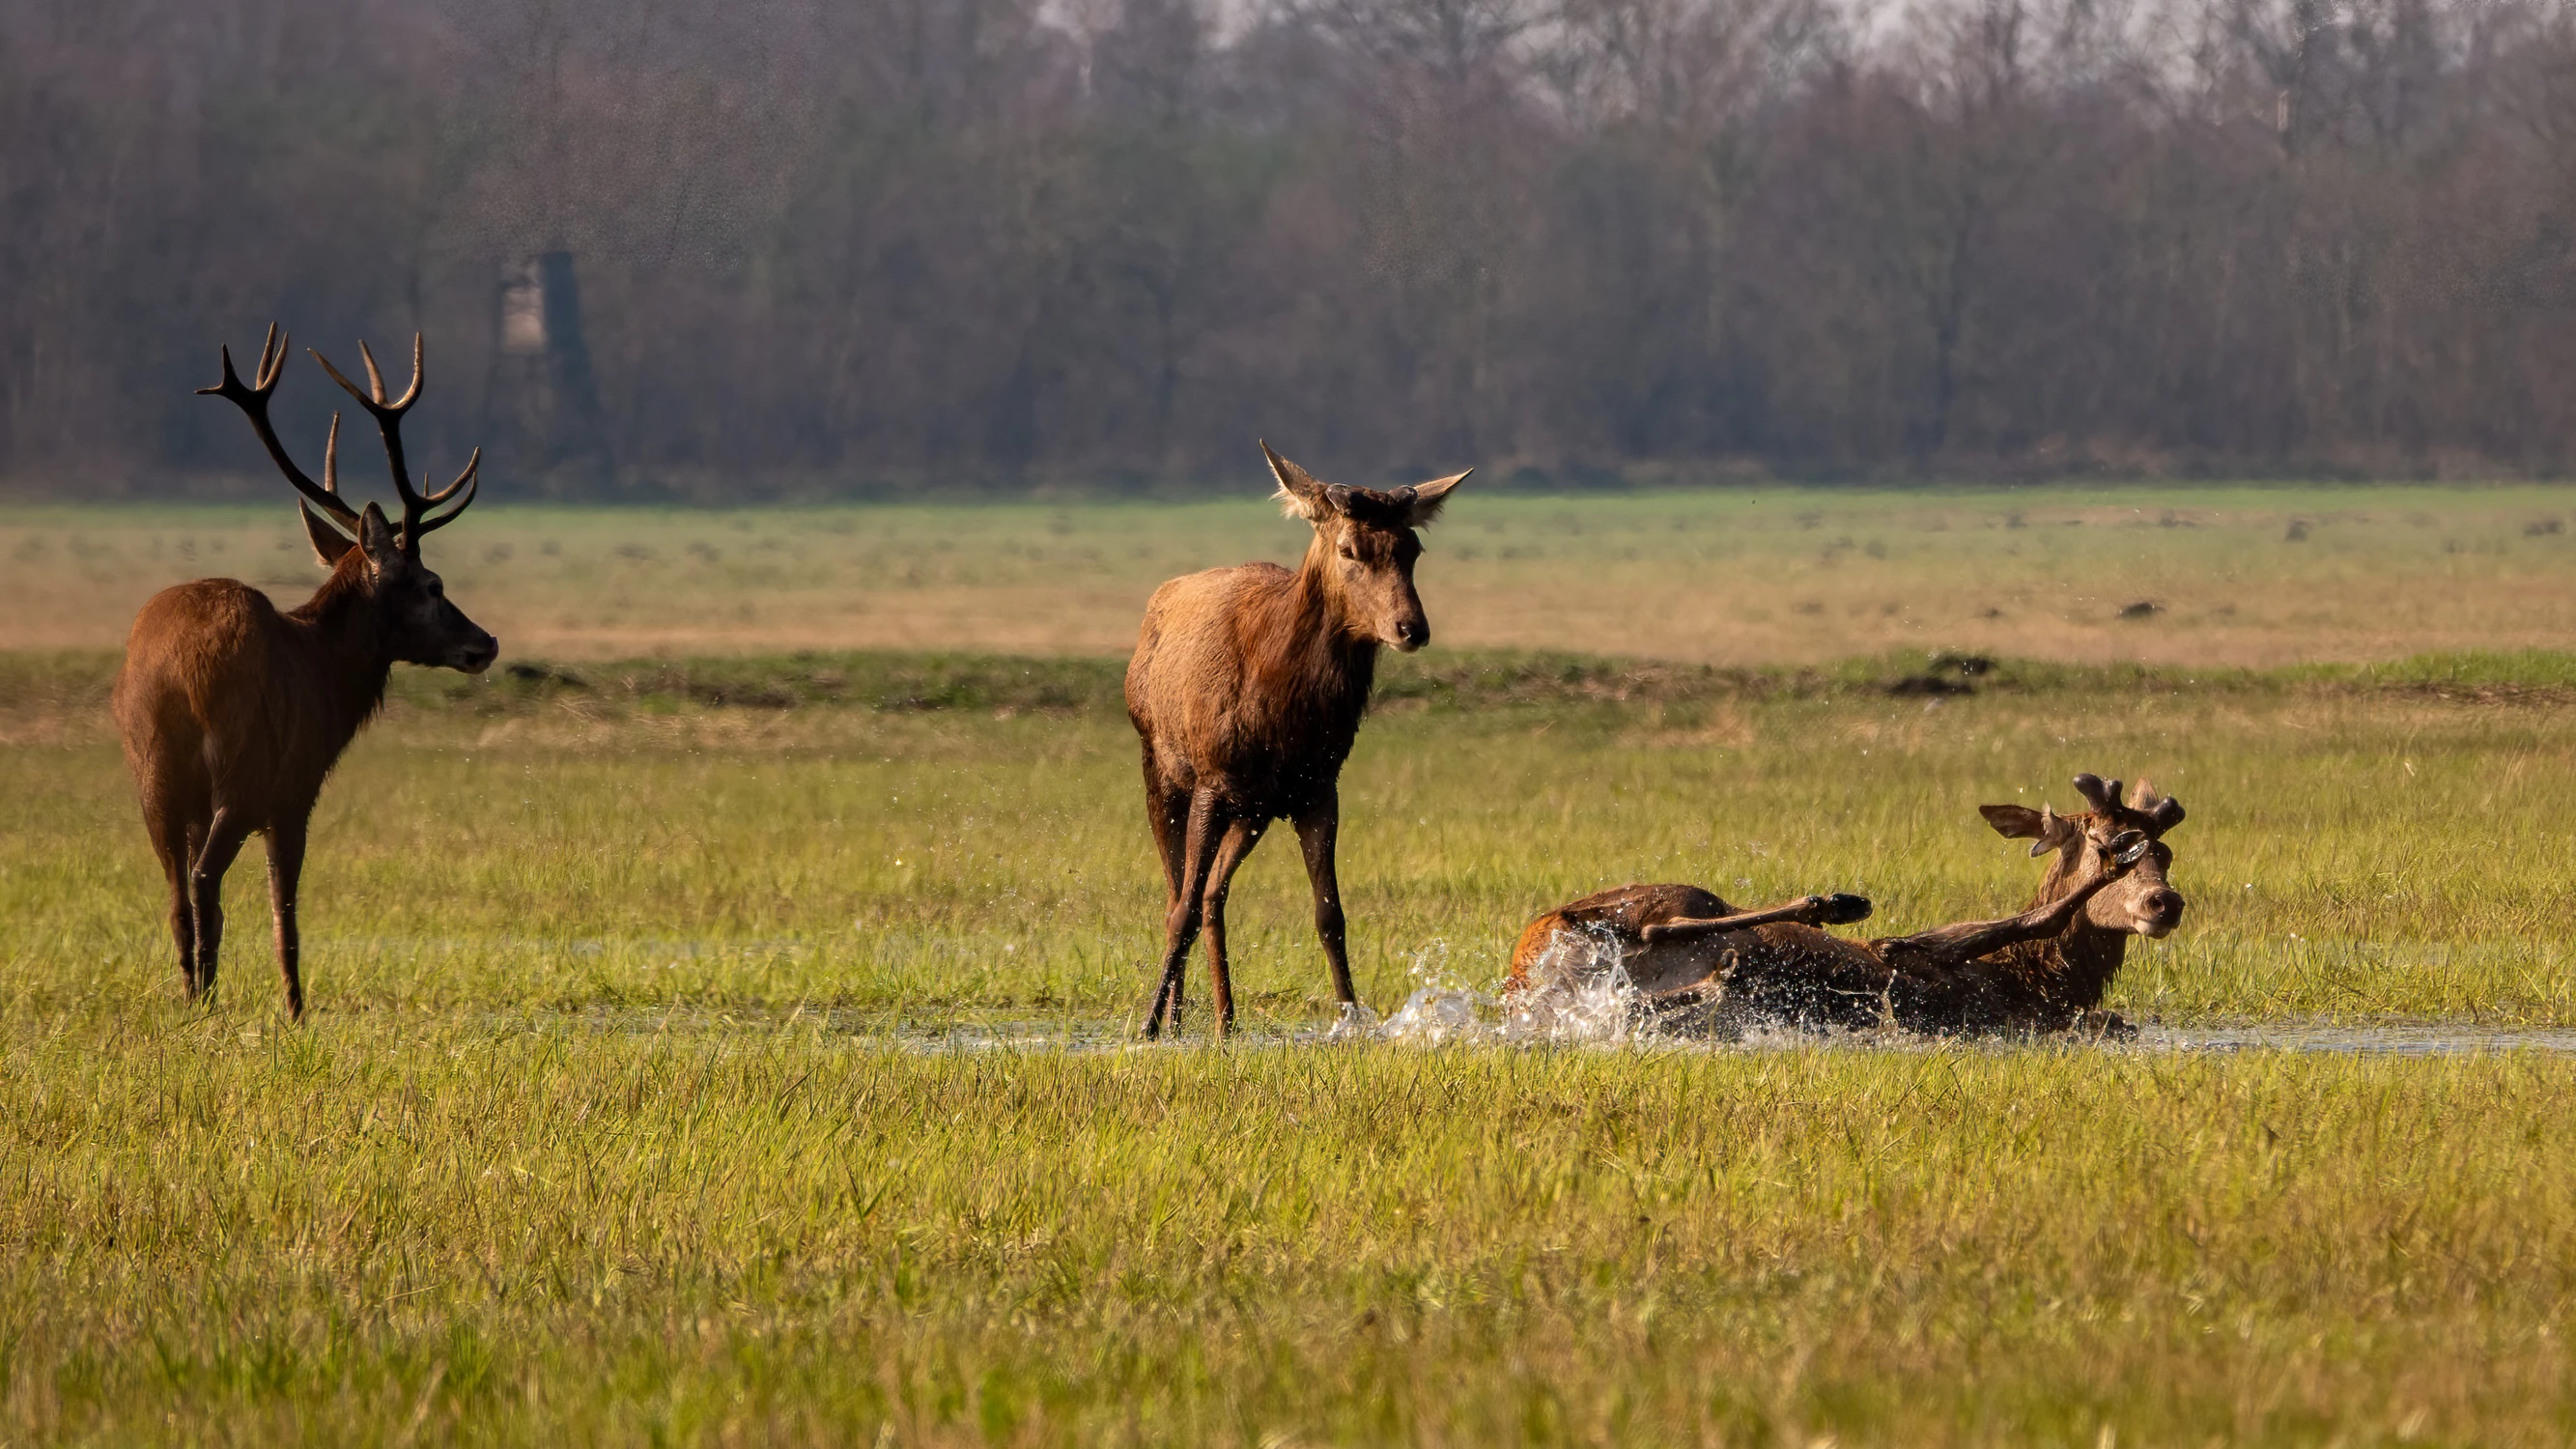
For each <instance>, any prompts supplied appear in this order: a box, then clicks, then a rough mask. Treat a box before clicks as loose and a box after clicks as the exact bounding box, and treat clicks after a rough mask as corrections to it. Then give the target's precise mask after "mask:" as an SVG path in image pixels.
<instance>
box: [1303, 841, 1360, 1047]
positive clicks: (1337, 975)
mask: <svg viewBox="0 0 2576 1449" xmlns="http://www.w3.org/2000/svg"><path fill="white" fill-rule="evenodd" d="M1341 833H1342V796H1341V792H1340V791H1339V790H1326V791H1325V792H1324V794H1323V797H1322V798H1321V799H1318V800H1317V801H1316V802H1315V803H1314V804H1313V805H1310V806H1308V807H1307V808H1306V811H1305V813H1304V814H1301V815H1299V816H1298V817H1297V844H1298V845H1299V846H1300V847H1302V848H1303V849H1304V850H1305V853H1306V882H1307V884H1309V885H1311V886H1313V887H1314V888H1315V936H1316V938H1317V939H1318V940H1321V941H1322V942H1323V943H1324V964H1325V965H1326V966H1327V967H1330V968H1331V970H1332V973H1333V999H1334V1000H1336V1001H1339V1002H1340V1003H1341V1004H1342V1005H1343V1006H1344V1007H1346V1008H1347V1007H1356V1006H1358V1005H1359V1004H1360V998H1359V993H1357V992H1355V991H1353V990H1352V989H1351V958H1350V954H1349V952H1347V951H1346V950H1344V949H1343V939H1342V883H1341V880H1340V879H1339V877H1338V876H1337V875H1336V873H1335V871H1334V867H1333V847H1334V845H1335V843H1336V842H1337V841H1338V840H1339V838H1340V836H1341Z"/></svg>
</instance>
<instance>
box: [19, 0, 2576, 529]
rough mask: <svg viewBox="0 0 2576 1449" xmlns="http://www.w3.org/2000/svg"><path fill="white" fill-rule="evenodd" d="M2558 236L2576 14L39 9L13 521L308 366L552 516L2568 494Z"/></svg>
mask: <svg viewBox="0 0 2576 1449" xmlns="http://www.w3.org/2000/svg"><path fill="white" fill-rule="evenodd" d="M2571 217H2576V9H2572V8H2571V5H2570V0H2475V3H2471V0H2349V3H2341V0H2339V3H2336V4H2333V5H2328V4H2325V3H2323V0H1945V3H1939V4H1934V5H1930V6H1913V7H1907V8H1905V9H1903V10H1901V11H1900V10H1899V9H1898V8H1897V7H1896V0H1863V3H1861V4H1859V5H1857V6H1854V5H1837V4H1828V3H1826V0H1229V3H1227V4H1224V5H1219V4H1217V3H1215V0H828V3H827V0H741V3H739V4H735V5H729V6H727V7H724V9H723V10H722V12H721V13H718V12H712V11H709V10H707V9H706V7H704V6H699V5H691V4H683V3H679V0H641V3H636V0H445V3H442V4H441V5H438V6H432V7H423V6H416V5H402V4H398V3H396V0H353V3H323V0H203V3H199V4H192V5H186V6H174V5H170V4H168V3H166V0H88V3H73V0H23V3H19V4H14V5H10V6H6V7H0V267H5V268H6V269H7V275H8V276H9V278H10V279H11V281H10V285H8V286H6V287H0V484H5V485H8V486H15V487H18V488H22V489H23V488H30V487H34V488H46V487H71V486H78V487H82V488H86V489H90V490H93V491H94V490H97V489H100V488H109V489H113V488H116V487H118V486H121V485H122V486H131V487H135V488H148V487H162V486H169V482H168V480H179V481H180V482H181V483H184V484H188V486H198V485H197V484H195V483H191V482H190V481H189V480H191V479H192V478H198V477H200V476H202V475H205V474H211V473H218V472H223V471H228V470H229V469H230V467H231V464H232V461H233V454H232V452H231V451H230V447H229V445H230V442H231V440H230V439H229V438H228V437H227V436H225V435H224V434H223V433H222V432H221V430H219V429H217V428H215V427H213V426H212V425H211V424H210V423H209V422H208V420H207V419H206V418H205V416H204V415H203V414H202V413H201V412H199V411H196V410H194V409H190V408H188V407H187V406H186V405H185V402H186V399H187V397H188V395H189V392H190V389H191V388H192V387H193V386H194V382H193V381H192V379H193V375H194V374H193V367H194V364H195V358H194V356H193V354H191V353H189V352H187V350H186V348H185V346H184V345H183V344H184V343H185V342H186V341H187V340H188V339H193V338H199V337H203V336H206V335H208V334H221V333H231V332H238V331H239V330H240V329H241V328H243V327H245V326H250V325H253V324H255V323H259V322H264V321H266V320H267V319H268V318H269V317H270V316H271V315H272V314H274V315H276V316H279V317H281V318H282V319H283V320H284V321H286V322H287V323H288V324H289V325H290V326H292V327H295V328H297V329H299V330H302V331H306V332H312V333H318V334H324V335H345V334H356V333H369V332H400V331H405V330H412V329H419V328H426V329H428V330H431V331H435V332H437V333H439V334H440V335H441V336H449V337H454V338H457V339H458V344H457V345H456V346H455V347H453V348H452V349H451V351H450V353H449V354H448V355H449V357H450V358H451V362H450V364H449V366H450V367H452V368H453V372H452V373H451V374H450V375H451V376H453V377H455V378H457V379H458V384H459V386H460V387H461V388H463V389H465V390H466V391H465V393H464V395H463V401H464V403H465V405H463V406H460V407H458V408H455V409H453V410H451V411H450V412H448V413H446V414H443V415H442V418H441V419H440V420H439V422H440V425H441V427H445V428H453V429H454V430H455V432H454V435H453V436H432V437H426V438H424V439H423V440H422V442H423V443H425V444H428V445H432V446H438V447H443V448H454V449H456V450H458V451H459V452H460V453H461V451H462V449H463V446H464V445H465V443H466V441H467V439H468V435H469V434H479V433H481V432H482V431H484V430H486V429H488V430H489V432H490V435H491V437H492V439H493V441H494V443H495V456H494V458H493V460H492V461H493V464H494V466H495V467H498V468H505V469H508V470H509V471H510V473H511V476H512V477H513V478H514V479H519V480H523V481H522V482H521V483H520V484H518V485H517V486H521V487H523V488H525V489H526V490H527V491H529V492H543V491H544V490H546V489H547V488H553V489H555V490H557V491H559V492H585V493H599V494H608V495H614V494H616V493H618V492H619V491H621V490H629V489H636V490H645V491H648V492H651V493H654V494H667V493H672V492H679V493H685V494H692V495H697V496H705V497H726V496H756V495H758V494H760V493H763V492H769V491H777V490H782V489H792V490H800V491H831V490H851V489H880V488H955V487H985V486H1017V485H1020V484H1023V483H1026V482H1029V481H1033V480H1042V479H1052V480H1066V481H1106V480H1112V479H1137V480H1180V479H1186V478H1191V477H1195V476H1215V475H1216V473H1217V472H1218V471H1220V470H1218V469H1217V468H1215V467H1214V466H1213V465H1214V464H1216V463H1218V462H1219V461H1220V460H1223V459H1227V458H1230V457H1231V456H1232V453H1231V449H1232V448H1234V447H1235V446H1236V444H1237V441H1238V440H1239V439H1240V438H1241V437H1243V436H1244V435H1246V433H1247V432H1258V431H1262V430H1274V431H1279V432H1289V433H1293V434H1294V435H1296V436H1299V437H1302V438H1310V439H1312V440H1313V442H1312V444H1311V446H1313V447H1314V448H1315V449H1316V450H1317V451H1318V453H1319V455H1320V456H1321V457H1322V458H1325V459H1331V458H1336V457H1338V458H1342V459H1346V460H1356V459H1362V458H1365V459H1367V460H1368V461H1369V465H1370V466H1372V467H1383V468H1386V469H1389V470H1390V474H1389V477H1390V479H1392V480H1394V481H1401V476H1410V474H1412V473H1415V472H1419V471H1421V470H1423V469H1426V468H1430V467H1433V466H1435V465H1436V464H1437V463H1439V462H1440V461H1441V460H1443V459H1446V458H1449V457H1454V456H1467V455H1473V456H1478V457H1487V458H1494V459H1507V460H1511V465H1512V468H1514V469H1517V468H1520V467H1523V466H1534V467H1536V468H1539V469H1541V470H1554V471H1557V472H1558V473H1559V474H1560V475H1563V474H1569V473H1589V472H1593V471H1598V470H1617V469H1623V468H1651V469H1655V470H1658V471H1660V472H1662V473H1663V474H1665V475H1667V476H1673V475H1678V476H1689V475H1690V472H1691V471H1692V470H1693V469H1705V468H1708V467H1710V466H1712V465H1716V464H1720V463H1723V464H1727V465H1729V466H1733V465H1737V464H1740V463H1742V462H1744V461H1746V460H1751V461H1754V462H1757V463H1760V464H1762V465H1765V466H1767V467H1769V468H1771V469H1774V470H1777V471H1782V472H1788V473H1809V472H1815V473H1853V472H1878V473H1890V474H1922V473H1944V472H1980V473H1982V472H1989V471H1993V470H1997V469H2004V470H2023V471H2032V472H2049V471H2061V470H2080V469H2117V470H2124V471H2126V470H2135V471H2156V470H2185V469H2225V470H2231V471H2237V472H2260V471H2277V470H2306V469H2332V470H2336V471H2338V472H2347V473H2348V472H2353V471H2367V472H2377V473H2383V474H2400V475H2423V474H2437V473H2442V472H2456V471H2497V470H2503V471H2517V472H2527V473H2555V472H2562V471H2565V470H2566V469H2568V468H2569V467H2570V466H2571V465H2576V326H2571V325H2570V324H2571V322H2576V246H2571V245H2570V244H2569V242H2568V240H2567V238H2568V236H2569V235H2570V234H2571V223H2570V220H2569V219H2570V218H2571ZM543 259H552V260H543ZM541 260H543V265H545V266H546V267H550V268H553V269H554V270H552V271H550V272H549V273H548V275H550V276H554V277H557V278H560V279H562V280H563V281H564V282H565V284H566V285H567V286H569V284H570V279H571V278H574V277H577V278H578V296H579V303H580V309H579V315H578V318H577V319H572V320H577V321H578V323H579V326H580V337H581V340H582V343H583V346H582V348H581V358H582V361H583V363H584V364H585V365H584V367H583V369H582V370H581V376H580V384H581V386H580V388H579V389H576V391H579V393H580V398H579V401H580V406H579V407H578V408H573V409H570V410H569V412H568V411H567V410H566V409H564V408H561V407H556V408H553V409H552V410H549V408H548V407H542V406H536V405H534V404H533V403H532V402H531V399H530V396H529V393H528V391H527V390H528V389H530V388H532V387H537V386H540V385H544V379H545V378H547V377H550V376H552V374H550V373H547V372H545V371H544V370H543V369H534V368H529V367H525V366H520V365H518V364H517V363H515V362H513V360H512V359H513V358H517V357H524V356H527V355H531V354H529V353H527V352H526V351H524V349H526V348H529V347H531V346H533V345H534V344H532V343H531V342H530V340H529V337H528V335H527V334H526V333H525V330H524V323H525V318H526V316H527V315H531V314H530V312H529V309H528V308H527V307H526V306H524V305H521V310H520V312H519V313H518V314H510V313H509V308H510V307H511V306H513V305H519V304H516V303H514V302H513V301H512V294H511V291H510V285H509V284H508V279H509V278H512V277H521V276H525V275H530V274H531V270H530V269H531V268H534V267H536V266H538V265H539V263H540V261H541ZM522 300H524V299H522ZM512 315H516V316H518V317H519V319H520V320H519V321H517V322H513V321H512V320H511V316H512ZM514 327H518V328H520V329H521V330H520V331H515V332H514V331H513V330H512V329H513V328H514ZM514 347H515V348H520V349H523V350H522V351H520V352H515V353H514V352H512V351H511V350H510V349H512V348H514ZM558 370H560V369H558ZM553 385H555V386H558V387H562V386H567V384H562V383H560V381H558V382H557V383H556V384H553ZM281 406H282V407H285V408H286V409H287V410H288V411H289V412H290V413H292V412H293V411H294V410H295V409H296V408H297V407H299V406H301V405H300V404H295V403H292V402H290V403H288V404H282V405H281ZM573 414H579V415H580V420H581V422H582V426H584V427H586V428H589V429H591V430H592V431H593V432H594V433H595V434H596V435H597V436H601V437H610V438H614V439H615V440H616V448H615V449H614V452H613V455H607V454H602V453H601V452H600V451H599V450H597V449H595V448H593V449H587V450H585V449H584V448H583V447H581V446H578V445H577V444H578V440H577V439H572V438H567V437H558V436H550V435H548V433H547V429H548V428H549V427H553V426H555V424H553V423H549V422H548V421H547V419H549V418H560V417H567V416H571V415H573ZM510 419H521V420H524V421H523V425H520V426H517V427H515V428H512V427H503V426H500V423H501V422H503V421H506V420H510ZM280 422H281V425H282V426H286V427H290V428H293V427H304V428H313V427H318V426H319V425H320V422H321V419H320V418H319V417H318V416H314V417H295V416H288V417H284V418H281V419H280ZM585 460H587V461H586V462H585ZM610 462H613V464H614V466H613V467H610V466H607V464H608V463H610ZM1380 481H1386V480H1380ZM243 486H255V485H253V484H250V483H248V482H247V481H245V483H244V485H243Z"/></svg>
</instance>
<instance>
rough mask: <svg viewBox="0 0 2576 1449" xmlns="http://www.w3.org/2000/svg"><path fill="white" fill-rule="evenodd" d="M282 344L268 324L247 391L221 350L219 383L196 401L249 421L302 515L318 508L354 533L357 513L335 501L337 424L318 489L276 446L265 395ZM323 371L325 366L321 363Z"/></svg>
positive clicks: (279, 371)
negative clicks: (214, 400)
mask: <svg viewBox="0 0 2576 1449" xmlns="http://www.w3.org/2000/svg"><path fill="white" fill-rule="evenodd" d="M286 344H287V339H286V338H285V337H283V336H282V335H280V334H279V332H278V330H277V324H276V323H274V322H271V323H269V324H268V336H267V338H266V339H264V340H263V341H262V342H261V343H260V345H259V366H258V367H257V368H255V369H253V370H252V373H251V379H252V380H251V382H250V384H249V385H248V386H244V385H243V383H242V380H241V375H240V374H239V373H236V372H234V371H233V350H232V349H231V348H230V347H226V348H224V349H223V358H224V380H223V381H221V382H219V383H216V384H215V385H214V386H213V387H201V388H199V389H197V395H198V396H199V397H219V398H222V399H224V400H225V401H226V402H229V403H231V404H232V405H233V406H235V407H237V408H240V409H241V410H242V412H243V413H244V414H245V415H247V416H248V417H249V418H250V426H251V431H252V432H255V433H257V434H258V435H259V441H260V445H261V446H262V447H265V448H267V449H268V457H269V461H270V462H273V463H275V464H276V465H277V470H278V471H279V472H281V473H284V474H285V475H286V481H287V482H289V483H292V484H294V485H295V491H296V492H298V493H301V494H303V495H304V501H303V502H302V503H301V504H300V505H298V506H299V507H302V508H303V509H305V511H306V513H307V515H308V516H310V514H311V511H312V510H313V509H315V508H319V509H321V510H322V512H323V513H324V514H326V515H328V516H329V517H330V518H331V520H332V521H333V522H335V523H338V524H339V525H340V526H341V527H343V528H346V529H348V530H349V531H350V532H352V533H354V532H356V531H357V528H358V514H357V510H355V509H353V508H351V507H350V506H349V505H348V504H347V503H345V502H343V501H341V498H340V476H339V469H338V467H337V461H338V454H339V438H340V420H339V419H338V418H336V417H334V418H333V419H332V420H331V441H330V442H329V443H327V444H325V445H324V448H323V463H322V481H321V482H320V483H315V482H314V481H313V480H312V479H311V478H308V477H306V476H305V475H304V470H303V469H301V468H298V467H296V466H295V460H294V459H293V458H290V457H288V456H287V455H286V445H285V444H284V443H282V442H279V441H278V438H277V428H276V426H275V425H274V424H272V423H270V422H269V420H268V398H269V394H271V393H273V392H275V391H277V380H278V378H279V377H280V376H281V375H283V374H284V373H285V371H286ZM323 366H325V367H328V366H330V364H329V363H324V364H323Z"/></svg>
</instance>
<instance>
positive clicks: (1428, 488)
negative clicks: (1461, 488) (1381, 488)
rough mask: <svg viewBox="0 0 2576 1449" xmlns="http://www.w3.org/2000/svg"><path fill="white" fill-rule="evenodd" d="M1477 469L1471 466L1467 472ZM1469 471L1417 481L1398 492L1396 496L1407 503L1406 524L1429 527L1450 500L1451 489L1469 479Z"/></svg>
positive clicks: (1413, 526) (1408, 525)
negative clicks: (1443, 505) (1442, 506)
mask: <svg viewBox="0 0 2576 1449" xmlns="http://www.w3.org/2000/svg"><path fill="white" fill-rule="evenodd" d="M1475 471H1476V470H1475V469H1473V468H1470V469H1468V470H1467V473H1473V472H1475ZM1467 473H1452V474H1450V475H1449V476H1448V477H1446V478H1434V479H1432V480H1431V481H1430V482H1428V483H1416V484H1414V485H1413V486H1412V487H1410V488H1407V489H1404V490H1403V491H1402V492H1399V493H1398V494H1396V497H1397V498H1398V499H1399V500H1401V501H1402V502H1403V504H1404V505H1405V517H1404V522H1405V526H1406V527H1408V528H1424V527H1428V526H1429V525H1430V523H1431V522H1432V520H1434V519H1436V518H1438V517H1439V516H1440V505H1441V504H1442V503H1443V502H1446V501H1447V500H1448V497H1449V490H1450V489H1452V488H1455V487H1457V486H1458V485H1459V484H1461V483H1464V482H1466V481H1467Z"/></svg>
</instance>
